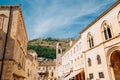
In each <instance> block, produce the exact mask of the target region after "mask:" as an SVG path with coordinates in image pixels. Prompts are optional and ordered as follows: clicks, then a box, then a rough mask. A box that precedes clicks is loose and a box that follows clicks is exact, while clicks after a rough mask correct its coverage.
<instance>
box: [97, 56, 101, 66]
mask: <svg viewBox="0 0 120 80" xmlns="http://www.w3.org/2000/svg"><path fill="white" fill-rule="evenodd" d="M97 63H98V64H101V58H100V55H97Z"/></svg>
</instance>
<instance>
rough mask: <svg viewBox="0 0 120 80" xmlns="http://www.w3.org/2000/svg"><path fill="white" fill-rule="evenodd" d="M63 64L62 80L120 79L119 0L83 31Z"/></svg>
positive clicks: (64, 55) (63, 59)
mask: <svg viewBox="0 0 120 80" xmlns="http://www.w3.org/2000/svg"><path fill="white" fill-rule="evenodd" d="M60 66H61V67H62V68H59V69H61V70H59V71H62V74H63V75H62V76H61V77H62V78H63V79H62V80H69V79H72V80H120V72H119V71H120V1H119V0H118V1H117V2H116V3H114V4H113V5H112V6H111V7H110V8H109V9H108V10H106V11H105V12H104V13H103V14H101V15H100V16H99V17H98V18H97V19H95V20H94V21H93V22H92V23H90V24H89V25H88V26H87V27H86V28H85V29H84V30H82V31H81V32H80V36H79V37H78V39H77V40H76V41H75V42H74V43H73V45H72V46H71V47H70V48H69V49H68V50H67V51H66V52H65V53H64V54H63V55H62V64H61V65H60ZM78 69H79V71H78V72H77V70H78ZM71 74H72V75H71Z"/></svg>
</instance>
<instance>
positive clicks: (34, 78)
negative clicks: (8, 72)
mask: <svg viewBox="0 0 120 80" xmlns="http://www.w3.org/2000/svg"><path fill="white" fill-rule="evenodd" d="M25 69H26V80H38V77H39V75H38V61H37V53H36V52H35V51H34V50H28V52H27V59H26V66H25Z"/></svg>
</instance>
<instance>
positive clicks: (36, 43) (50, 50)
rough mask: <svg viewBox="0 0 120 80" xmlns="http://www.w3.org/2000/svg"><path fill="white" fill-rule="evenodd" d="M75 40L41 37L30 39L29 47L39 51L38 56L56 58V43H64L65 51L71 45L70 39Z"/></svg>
mask: <svg viewBox="0 0 120 80" xmlns="http://www.w3.org/2000/svg"><path fill="white" fill-rule="evenodd" d="M70 40H74V39H71V38H66V39H54V38H39V39H34V40H30V41H29V42H28V49H33V50H35V51H36V52H37V54H38V57H44V58H48V59H55V58H56V44H57V42H60V43H61V44H62V48H63V52H64V51H65V50H66V49H67V48H68V47H69V41H70Z"/></svg>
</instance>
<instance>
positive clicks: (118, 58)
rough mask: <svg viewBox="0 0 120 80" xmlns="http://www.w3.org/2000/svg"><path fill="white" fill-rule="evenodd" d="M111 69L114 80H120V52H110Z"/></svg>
mask: <svg viewBox="0 0 120 80" xmlns="http://www.w3.org/2000/svg"><path fill="white" fill-rule="evenodd" d="M110 62H111V67H112V68H113V72H114V77H115V80H120V51H118V50H116V51H114V52H112V54H111V57H110Z"/></svg>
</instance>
